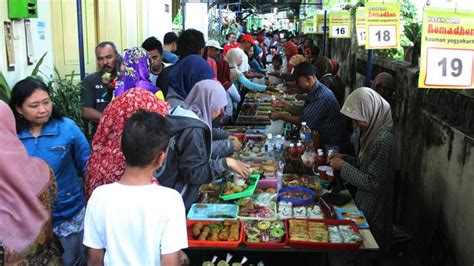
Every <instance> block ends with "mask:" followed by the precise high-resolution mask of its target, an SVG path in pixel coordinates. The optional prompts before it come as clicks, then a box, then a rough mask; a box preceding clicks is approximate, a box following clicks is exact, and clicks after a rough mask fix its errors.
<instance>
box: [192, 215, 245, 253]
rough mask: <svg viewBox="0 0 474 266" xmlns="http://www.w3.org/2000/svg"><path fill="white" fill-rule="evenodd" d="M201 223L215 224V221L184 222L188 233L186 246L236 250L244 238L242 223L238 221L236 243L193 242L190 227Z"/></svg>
mask: <svg viewBox="0 0 474 266" xmlns="http://www.w3.org/2000/svg"><path fill="white" fill-rule="evenodd" d="M197 222H199V223H202V224H203V225H206V224H210V223H216V221H196V220H186V228H187V232H188V246H189V247H190V248H192V247H200V248H202V247H210V248H236V247H238V246H239V244H240V243H241V242H242V239H243V236H244V230H243V225H242V222H240V221H239V226H240V229H239V231H240V232H239V240H237V241H202V240H195V239H194V238H193V237H192V227H193V225H194V224H195V223H197Z"/></svg>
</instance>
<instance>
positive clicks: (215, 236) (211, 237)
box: [207, 234, 220, 241]
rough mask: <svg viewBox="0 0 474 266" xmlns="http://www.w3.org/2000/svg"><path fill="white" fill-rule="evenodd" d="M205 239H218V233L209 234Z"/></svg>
mask: <svg viewBox="0 0 474 266" xmlns="http://www.w3.org/2000/svg"><path fill="white" fill-rule="evenodd" d="M207 240H209V241H220V239H219V234H211V235H210V236H209V237H208V238H207Z"/></svg>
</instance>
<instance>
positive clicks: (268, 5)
mask: <svg viewBox="0 0 474 266" xmlns="http://www.w3.org/2000/svg"><path fill="white" fill-rule="evenodd" d="M209 3H212V4H214V5H229V7H230V8H231V9H235V8H238V7H239V5H240V8H241V9H256V10H257V11H258V12H259V13H271V12H272V10H273V8H274V7H278V9H280V10H284V9H293V10H295V9H298V8H299V6H300V4H301V0H241V1H236V0H214V1H213V0H209Z"/></svg>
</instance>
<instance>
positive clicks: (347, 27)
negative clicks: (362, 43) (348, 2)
mask: <svg viewBox="0 0 474 266" xmlns="http://www.w3.org/2000/svg"><path fill="white" fill-rule="evenodd" d="M350 37H351V14H350V13H349V11H331V13H329V38H350Z"/></svg>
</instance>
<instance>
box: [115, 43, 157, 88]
mask: <svg viewBox="0 0 474 266" xmlns="http://www.w3.org/2000/svg"><path fill="white" fill-rule="evenodd" d="M123 61H124V62H123V63H124V67H125V71H124V73H123V74H122V77H123V78H122V81H121V82H120V85H119V86H118V87H117V88H116V89H115V97H118V96H120V95H121V94H122V93H124V92H126V91H127V90H129V89H133V88H142V89H145V90H147V91H150V92H151V93H153V94H155V93H156V92H157V91H158V90H159V88H158V87H156V86H154V85H153V84H152V83H151V81H150V57H149V55H148V52H147V51H145V50H144V49H143V48H139V47H133V48H130V49H127V50H125V55H124V57H123Z"/></svg>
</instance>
